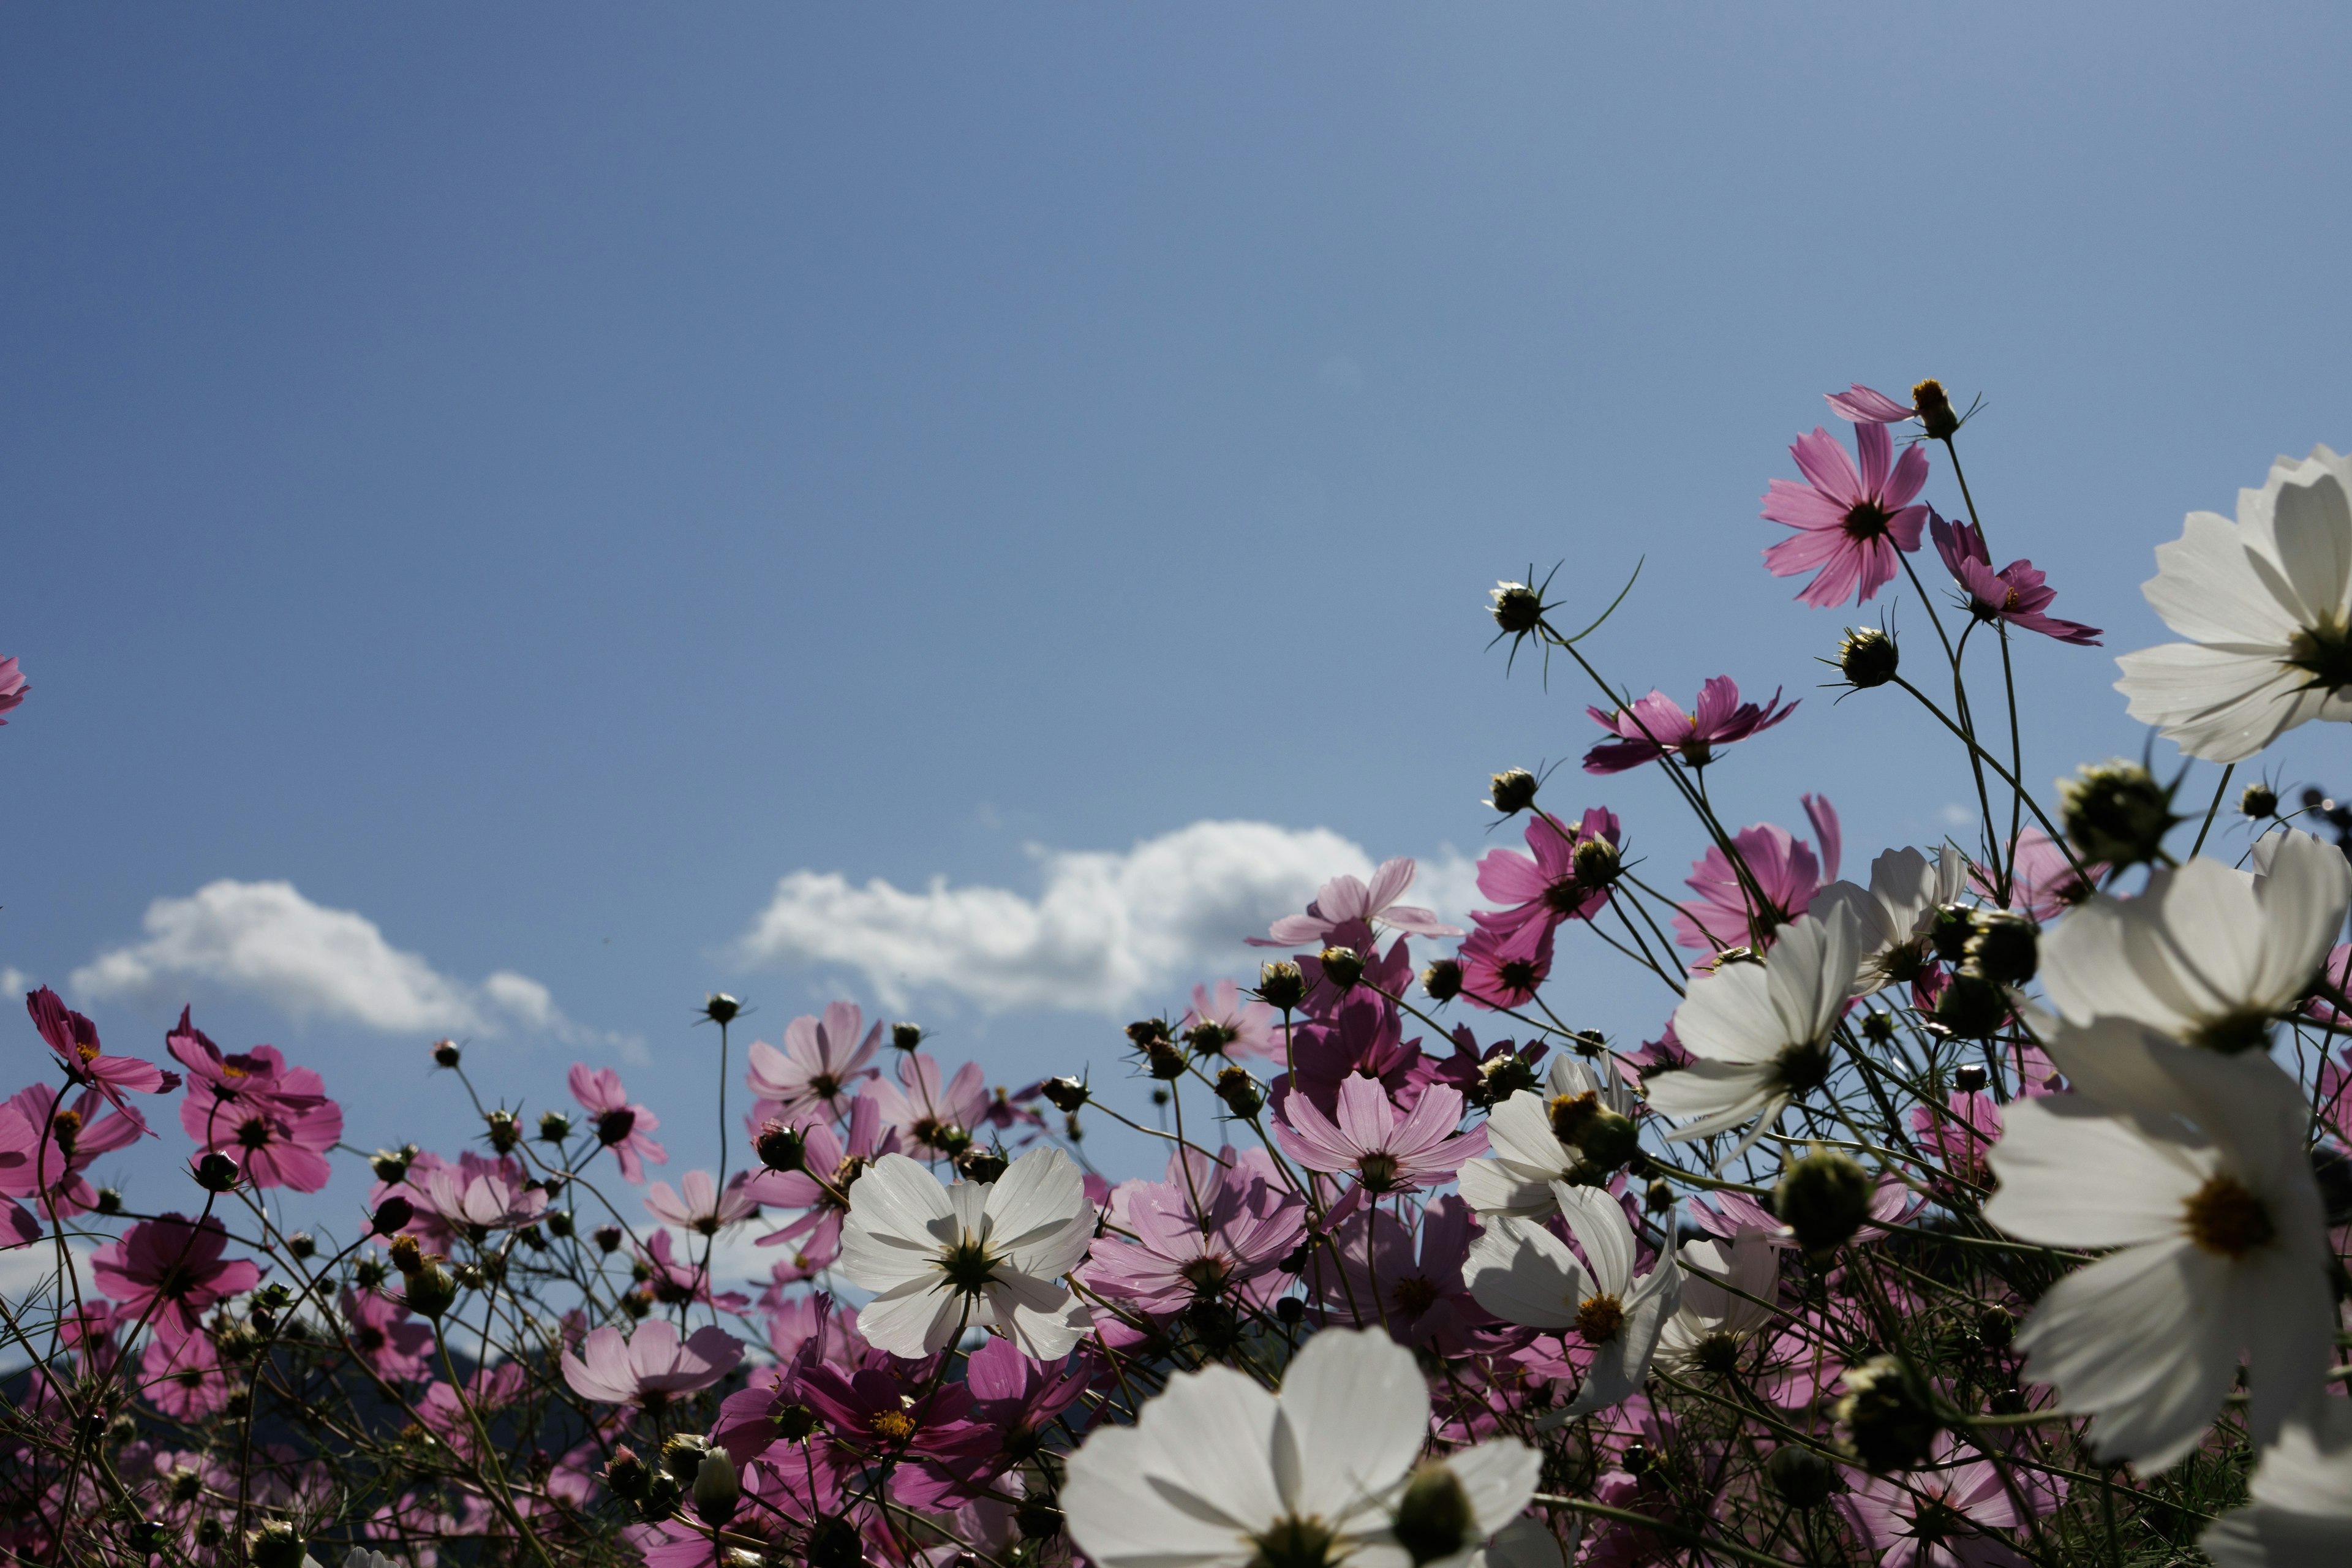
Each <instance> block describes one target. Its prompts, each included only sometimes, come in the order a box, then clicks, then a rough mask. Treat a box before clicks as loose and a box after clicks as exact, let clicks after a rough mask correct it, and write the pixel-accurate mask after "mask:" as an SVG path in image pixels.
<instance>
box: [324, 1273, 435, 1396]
mask: <svg viewBox="0 0 2352 1568" xmlns="http://www.w3.org/2000/svg"><path fill="white" fill-rule="evenodd" d="M342 1308H343V1321H344V1322H345V1323H347V1324H349V1325H350V1328H349V1329H348V1331H347V1332H348V1334H349V1336H350V1339H351V1342H352V1348H353V1349H354V1350H356V1351H358V1352H360V1354H361V1356H362V1357H363V1358H364V1359H365V1360H366V1362H367V1363H368V1364H369V1365H370V1366H372V1367H373V1368H374V1369H375V1373H376V1375H377V1376H378V1377H381V1378H383V1379H384V1380H385V1381H386V1382H387V1383H418V1382H422V1381H423V1380H424V1379H425V1378H426V1377H429V1376H430V1375H432V1373H431V1367H430V1364H429V1363H428V1362H427V1360H426V1358H427V1357H428V1356H430V1355H431V1354H432V1353H433V1330H432V1327H431V1326H430V1325H429V1324H426V1323H425V1322H423V1321H419V1320H416V1319H413V1318H411V1317H410V1316H409V1315H408V1306H407V1303H405V1302H403V1301H395V1300H393V1299H392V1298H391V1297H389V1296H386V1295H384V1294H383V1293H382V1292H381V1291H376V1290H353V1289H350V1288H349V1287H345V1288H344V1290H343V1295H342Z"/></svg>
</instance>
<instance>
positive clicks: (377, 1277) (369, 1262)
mask: <svg viewBox="0 0 2352 1568" xmlns="http://www.w3.org/2000/svg"><path fill="white" fill-rule="evenodd" d="M389 1278H390V1276H389V1275H388V1274H386V1273H385V1271H384V1267H383V1264H381V1263H378V1262H377V1261H376V1260H375V1259H374V1258H361V1259H360V1260H359V1261H358V1262H357V1263H354V1264H352V1282H353V1283H355V1284H357V1285H358V1286H359V1288H360V1289H362V1290H373V1289H376V1288H377V1287H378V1286H380V1285H382V1284H383V1282H384V1280H385V1279H389Z"/></svg>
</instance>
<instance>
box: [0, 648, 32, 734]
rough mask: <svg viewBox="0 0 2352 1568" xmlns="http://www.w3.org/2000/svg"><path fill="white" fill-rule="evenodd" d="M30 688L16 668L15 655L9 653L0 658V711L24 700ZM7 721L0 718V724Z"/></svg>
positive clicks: (30, 692)
mask: <svg viewBox="0 0 2352 1568" xmlns="http://www.w3.org/2000/svg"><path fill="white" fill-rule="evenodd" d="M32 690H33V689H32V688H31V687H29V686H27V685H26V684H25V676H24V672H23V671H21V670H19V669H18V668H16V656H15V655H14V654H11V655H9V656H8V657H7V658H0V713H5V712H6V711H8V710H10V709H11V708H14V707H16V705H17V704H18V703H20V702H22V701H24V700H25V699H26V697H28V696H30V695H31V694H32ZM7 722H8V721H7V720H5V719H0V724H5V723H7Z"/></svg>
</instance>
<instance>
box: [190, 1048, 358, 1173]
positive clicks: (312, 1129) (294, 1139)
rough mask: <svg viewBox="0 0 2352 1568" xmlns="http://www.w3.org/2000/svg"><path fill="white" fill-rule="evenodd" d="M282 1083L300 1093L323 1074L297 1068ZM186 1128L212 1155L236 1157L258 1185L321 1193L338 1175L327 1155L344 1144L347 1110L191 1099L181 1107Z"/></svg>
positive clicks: (329, 1103) (325, 1103)
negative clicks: (333, 1171)
mask: <svg viewBox="0 0 2352 1568" xmlns="http://www.w3.org/2000/svg"><path fill="white" fill-rule="evenodd" d="M280 1081H282V1082H284V1083H286V1084H287V1085H289V1087H292V1088H295V1089H300V1088H301V1087H302V1086H304V1085H306V1084H315V1083H318V1082H319V1075H318V1074H317V1073H314V1072H312V1071H311V1070H310V1068H290V1069H289V1070H288V1071H287V1073H286V1075H285V1077H284V1078H283V1079H281V1080H280ZM322 1087H323V1086H322ZM180 1125H181V1126H183V1127H184V1128H186V1129H187V1130H188V1132H189V1135H190V1136H192V1137H194V1138H195V1140H196V1141H197V1142H199V1143H200V1144H202V1145H203V1146H204V1148H205V1151H206V1152H218V1153H225V1154H229V1155H232V1156H234V1157H235V1158H236V1162H237V1163H239V1164H240V1165H242V1166H244V1168H245V1176H246V1180H247V1181H249V1182H251V1183H252V1184H254V1185H255V1186H257V1187H291V1188H293V1189H294V1190H295V1191H296V1192H298V1193H315V1192H317V1191H318V1190H319V1189H320V1188H321V1187H323V1186H325V1185H326V1184H327V1178H328V1177H329V1176H330V1175H331V1174H332V1170H331V1167H330V1166H329V1165H328V1163H327V1152H328V1151H329V1150H331V1149H332V1148H334V1146H335V1145H336V1144H337V1143H340V1142H342V1137H343V1108H342V1107H341V1106H340V1105H337V1104H336V1103H335V1102H334V1101H333V1100H327V1099H324V1098H321V1099H320V1100H319V1102H318V1103H317V1104H315V1105H311V1106H310V1107H308V1108H306V1109H303V1110H286V1109H284V1108H283V1102H279V1103H277V1104H272V1103H268V1102H262V1103H255V1104H248V1105H246V1106H243V1107H242V1108H237V1107H233V1106H232V1104H231V1102H229V1101H227V1100H215V1099H212V1098H210V1097H208V1096H198V1095H194V1094H191V1095H190V1097H189V1098H188V1099H186V1100H182V1101H181V1102H180ZM199 1129H201V1131H199Z"/></svg>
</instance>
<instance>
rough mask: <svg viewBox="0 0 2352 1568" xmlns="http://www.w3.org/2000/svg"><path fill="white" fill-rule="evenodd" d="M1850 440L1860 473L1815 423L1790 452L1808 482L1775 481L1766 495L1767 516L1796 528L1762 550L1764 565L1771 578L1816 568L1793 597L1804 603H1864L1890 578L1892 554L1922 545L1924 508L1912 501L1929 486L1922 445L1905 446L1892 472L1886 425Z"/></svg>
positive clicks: (1857, 429) (1861, 430)
mask: <svg viewBox="0 0 2352 1568" xmlns="http://www.w3.org/2000/svg"><path fill="white" fill-rule="evenodd" d="M1853 440H1854V446H1855V447H1857V448H1858V449H1859V450H1860V451H1861V453H1862V469H1861V472H1859V473H1856V472H1855V471H1854V466H1853V460H1852V459H1851V458H1848V457H1847V456H1846V454H1845V448H1844V447H1842V446H1840V445H1839V444H1838V441H1837V438H1836V437H1833V436H1832V435H1831V434H1830V433H1829V432H1828V431H1827V430H1824V429H1822V427H1821V426H1818V425H1817V426H1814V427H1813V433H1812V434H1811V435H1810V436H1800V437H1797V442H1796V445H1795V446H1793V447H1790V448H1789V451H1790V455H1791V456H1792V457H1794V458H1796V459H1797V468H1799V470H1800V471H1801V472H1802V473H1803V474H1804V476H1805V481H1806V482H1805V483H1803V484H1798V483H1796V482H1795V481H1794V480H1791V479H1774V480H1773V481H1772V484H1771V488H1770V489H1769V490H1767V491H1766V493H1765V496H1764V516H1765V517H1766V518H1767V519H1768V520H1769V521H1773V522H1780V523H1786V524H1787V525H1788V526H1789V527H1790V528H1793V529H1796V530H1797V531H1798V532H1797V536H1796V537H1795V538H1794V539H1784V540H1782V541H1781V542H1780V543H1778V544H1775V545H1773V546H1772V547H1771V548H1770V549H1769V550H1767V551H1765V552H1764V563H1765V565H1766V566H1767V567H1769V569H1770V570H1771V573H1772V575H1774V576H1775V577H1790V576H1794V575H1795V574H1798V573H1800V572H1811V571H1813V570H1814V569H1815V568H1816V567H1818V568H1820V571H1819V572H1818V574H1816V575H1815V576H1814V578H1813V580H1812V582H1811V583H1810V584H1807V585H1806V587H1805V591H1804V592H1803V593H1801V594H1799V595H1797V597H1798V598H1799V599H1801V600H1802V601H1803V602H1804V603H1806V604H1808V605H1815V606H1825V605H1835V604H1839V603H1841V602H1843V600H1844V598H1845V596H1846V595H1848V594H1852V595H1853V596H1854V603H1856V604H1861V603H1862V602H1863V601H1864V600H1866V599H1868V598H1869V597H1870V596H1871V595H1874V594H1875V593H1877V592H1878V590H1879V589H1881V588H1882V587H1885V585H1886V584H1887V582H1888V581H1889V580H1890V579H1891V578H1893V577H1894V575H1895V563H1896V562H1897V560H1898V559H1899V557H1898V556H1897V555H1896V553H1895V552H1897V551H1903V552H1909V551H1913V550H1916V549H1918V548H1919V530H1920V528H1921V527H1922V526H1923V525H1924V524H1925V523H1926V522H1927V508H1926V507H1924V506H1918V505H1915V504H1913V503H1914V498H1916V496H1917V495H1918V493H1919V489H1920V487H1921V486H1923V485H1925V484H1926V483H1927V450H1926V448H1924V447H1906V448H1905V449H1904V452H1903V456H1902V458H1900V459H1899V460H1895V461H1893V462H1892V465H1891V471H1890V459H1891V458H1893V457H1894V450H1895V442H1894V437H1891V436H1889V435H1888V434H1887V433H1886V426H1885V425H1882V424H1876V423H1870V424H1863V425H1857V426H1854V432H1853Z"/></svg>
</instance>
